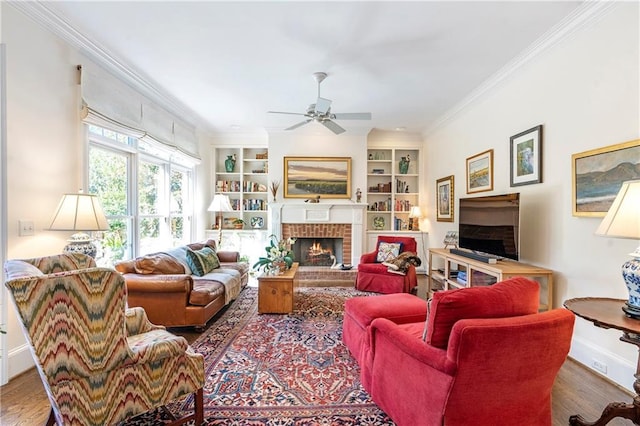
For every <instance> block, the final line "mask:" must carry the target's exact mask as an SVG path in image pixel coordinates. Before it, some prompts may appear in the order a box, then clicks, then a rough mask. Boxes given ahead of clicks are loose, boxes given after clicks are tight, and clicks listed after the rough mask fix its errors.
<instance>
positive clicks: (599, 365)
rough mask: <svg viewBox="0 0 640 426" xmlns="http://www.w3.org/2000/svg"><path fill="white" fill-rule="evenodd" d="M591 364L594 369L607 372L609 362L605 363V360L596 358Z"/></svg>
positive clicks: (603, 372)
mask: <svg viewBox="0 0 640 426" xmlns="http://www.w3.org/2000/svg"><path fill="white" fill-rule="evenodd" d="M591 366H592V367H593V368H594V370H596V371H599V372H601V373H602V374H607V364H605V363H604V362H602V361H598V360H597V359H594V360H592V361H591Z"/></svg>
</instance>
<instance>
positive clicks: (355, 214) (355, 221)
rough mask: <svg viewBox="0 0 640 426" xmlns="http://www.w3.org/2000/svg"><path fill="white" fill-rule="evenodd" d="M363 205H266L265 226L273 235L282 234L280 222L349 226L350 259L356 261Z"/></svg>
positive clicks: (360, 247)
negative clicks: (267, 212)
mask: <svg viewBox="0 0 640 426" xmlns="http://www.w3.org/2000/svg"><path fill="white" fill-rule="evenodd" d="M366 208H367V205H366V204H365V203H325V202H322V201H321V202H320V203H270V204H269V216H270V217H269V223H270V224H271V229H272V232H273V234H274V235H278V236H280V235H282V224H283V223H291V224H293V223H305V224H330V223H335V224H350V225H351V259H352V261H353V262H357V261H358V259H360V256H361V255H362V252H363V247H364V236H365V232H364V226H365V211H366Z"/></svg>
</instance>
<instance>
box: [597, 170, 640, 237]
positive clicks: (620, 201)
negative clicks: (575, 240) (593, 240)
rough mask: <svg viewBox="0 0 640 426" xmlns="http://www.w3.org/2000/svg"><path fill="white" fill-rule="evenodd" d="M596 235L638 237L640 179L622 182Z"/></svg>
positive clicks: (639, 228)
mask: <svg viewBox="0 0 640 426" xmlns="http://www.w3.org/2000/svg"><path fill="white" fill-rule="evenodd" d="M596 235H603V236H607V237H616V238H631V239H640V179H639V180H629V181H626V182H624V183H623V184H622V187H621V188H620V191H619V192H618V195H617V196H616V198H615V200H614V201H613V204H612V205H611V208H609V211H608V212H607V215H606V216H605V217H604V219H603V220H602V222H601V223H600V226H599V227H598V229H597V230H596Z"/></svg>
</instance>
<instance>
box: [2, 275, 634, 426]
mask: <svg viewBox="0 0 640 426" xmlns="http://www.w3.org/2000/svg"><path fill="white" fill-rule="evenodd" d="M419 281H420V286H419V287H420V288H419V290H418V295H421V293H424V279H423V277H420V279H419ZM252 284H253V283H252ZM211 323H212V322H211ZM211 323H210V324H211ZM172 331H173V332H174V333H176V334H179V335H181V336H183V337H185V338H186V339H187V341H189V343H192V342H193V341H195V340H196V339H197V338H198V336H199V335H200V333H197V332H195V331H194V330H192V329H173V330H172ZM632 399H633V395H632V394H631V393H630V392H628V391H626V390H625V389H623V388H621V387H619V386H617V385H615V384H613V383H612V382H610V381H608V380H607V379H605V378H603V377H601V376H599V375H597V374H595V373H593V372H591V370H589V369H588V368H586V367H584V366H583V365H582V364H579V363H577V362H576V361H573V360H572V359H568V360H567V361H566V362H565V363H564V365H563V366H562V368H561V369H560V372H559V374H558V377H557V378H556V382H555V384H554V387H553V394H552V413H553V426H561V425H567V424H568V423H569V416H571V415H574V414H581V415H582V416H583V417H585V418H586V419H587V420H589V421H593V420H595V419H597V418H598V417H600V414H601V412H602V410H603V409H604V407H606V405H607V404H608V403H610V402H613V401H616V402H624V403H630V402H632ZM49 409H50V405H49V400H48V399H47V395H46V393H45V391H44V387H43V385H42V382H41V381H40V377H39V376H38V373H37V372H36V370H35V369H31V370H29V371H27V372H25V373H23V374H21V375H19V376H17V377H14V378H13V379H12V380H11V381H10V382H9V383H8V384H6V385H5V386H2V387H0V425H2V426H18V425H20V426H31V425H44V424H45V422H46V420H47V417H48V415H49ZM633 424H634V423H633V422H631V421H630V420H624V419H614V420H612V421H611V422H610V423H609V425H610V426H624V425H627V426H629V425H633ZM470 426H471V425H470Z"/></svg>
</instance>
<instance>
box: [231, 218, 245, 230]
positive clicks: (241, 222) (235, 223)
mask: <svg viewBox="0 0 640 426" xmlns="http://www.w3.org/2000/svg"><path fill="white" fill-rule="evenodd" d="M233 227H234V228H235V229H242V228H244V220H242V219H240V218H236V219H233Z"/></svg>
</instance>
